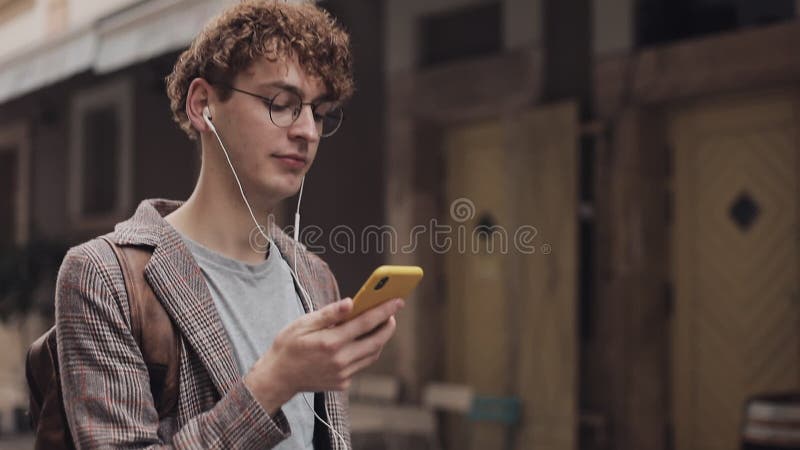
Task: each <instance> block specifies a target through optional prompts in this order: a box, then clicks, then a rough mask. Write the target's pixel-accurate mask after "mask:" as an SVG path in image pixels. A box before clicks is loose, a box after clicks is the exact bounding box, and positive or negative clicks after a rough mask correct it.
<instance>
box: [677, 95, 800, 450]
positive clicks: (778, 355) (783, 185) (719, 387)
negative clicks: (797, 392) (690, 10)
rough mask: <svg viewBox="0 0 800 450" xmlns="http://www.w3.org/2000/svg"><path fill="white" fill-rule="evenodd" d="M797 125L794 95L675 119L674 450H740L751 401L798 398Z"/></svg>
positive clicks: (724, 103)
mask: <svg viewBox="0 0 800 450" xmlns="http://www.w3.org/2000/svg"><path fill="white" fill-rule="evenodd" d="M797 125H798V102H797V97H796V93H794V92H777V93H766V94H762V95H757V96H739V97H731V98H725V99H721V100H715V101H707V102H701V103H698V104H695V105H692V106H688V107H685V108H682V109H680V110H678V111H676V112H675V114H674V115H673V117H672V120H671V124H670V137H671V139H672V145H673V148H674V161H675V176H674V191H675V202H676V204H675V224H674V234H673V239H674V240H673V249H674V252H675V253H674V258H673V262H674V265H673V270H674V277H675V283H676V286H675V288H676V289H675V293H676V297H675V316H674V323H673V326H674V346H673V349H674V353H673V368H674V376H673V388H674V400H675V407H674V423H675V433H676V448H677V449H679V450H690V449H697V450H734V449H737V448H738V439H739V430H740V428H739V427H740V424H741V418H742V408H743V406H744V402H745V399H746V398H747V397H748V396H750V395H752V394H754V393H759V392H765V391H776V390H786V389H797V388H798V387H800V386H798V380H800V365H799V364H798V356H799V355H800V353H799V352H798V350H800V347H799V345H800V339H799V338H800V315H799V314H798V312H799V311H800V308H799V306H800V305H798V302H797V294H798V238H800V236H799V235H798V200H800V198H798V163H799V162H800V161H798V151H797V149H798V142H797Z"/></svg>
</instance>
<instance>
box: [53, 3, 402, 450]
mask: <svg viewBox="0 0 800 450" xmlns="http://www.w3.org/2000/svg"><path fill="white" fill-rule="evenodd" d="M348 46H349V42H348V37H347V35H346V34H345V33H344V32H343V31H342V30H341V29H340V28H339V27H338V26H337V25H336V24H335V23H334V21H333V20H332V19H331V18H330V17H329V15H328V14H327V13H325V12H324V11H322V10H320V9H319V8H318V7H316V6H315V5H313V4H297V3H288V4H287V3H284V2H273V1H245V2H243V3H241V4H237V5H236V6H233V7H231V8H230V9H229V10H227V11H225V12H224V13H223V14H222V15H221V16H220V17H218V18H217V19H215V20H214V21H212V22H211V23H209V24H208V25H207V26H206V28H205V29H204V30H203V31H202V33H201V34H200V35H199V36H198V37H197V38H196V39H195V41H194V42H193V43H192V45H191V47H190V48H189V49H188V50H186V51H185V52H184V53H183V54H182V55H181V56H180V58H179V59H178V61H177V63H176V65H175V68H174V71H173V73H172V74H171V75H170V76H169V77H168V80H167V81H168V95H169V97H170V100H171V106H172V112H173V115H174V117H175V120H176V121H177V122H178V123H179V124H180V126H181V127H182V128H183V129H184V130H185V131H186V132H187V133H188V134H189V136H190V137H191V138H193V139H199V141H200V144H201V147H202V168H201V171H200V176H199V179H198V181H197V185H196V187H195V190H194V192H193V193H192V195H191V197H190V198H189V199H188V200H187V201H186V202H185V203H179V202H175V201H168V200H146V201H144V202H142V203H141V205H140V206H139V207H138V209H137V211H136V213H135V214H134V216H133V217H132V218H131V219H129V220H127V221H126V222H123V223H120V224H118V225H117V226H116V228H115V231H114V233H113V234H111V235H110V238H111V239H112V240H113V241H114V242H116V243H117V244H118V245H136V246H146V247H149V248H151V249H152V251H153V253H152V257H151V259H150V261H149V262H148V264H147V266H146V268H145V278H146V280H147V282H148V283H149V284H150V286H151V287H152V289H153V291H154V292H155V294H156V296H157V297H158V300H159V301H160V302H161V303H162V304H163V305H164V308H165V310H166V311H167V313H168V314H169V316H170V319H171V320H172V322H173V324H174V326H175V328H176V330H177V332H178V342H179V348H180V351H179V354H180V356H179V359H180V365H179V367H180V370H179V377H178V379H179V389H178V392H179V394H178V401H177V408H176V411H177V412H176V414H174V416H172V417H161V418H159V414H158V413H157V411H156V409H155V406H154V400H153V395H152V394H151V387H150V380H149V376H148V370H147V368H146V366H145V364H144V361H143V357H142V353H141V351H140V349H139V348H138V346H137V344H136V341H135V339H134V338H133V337H132V335H131V328H130V319H129V318H130V303H129V301H128V298H127V294H126V290H125V284H124V281H123V278H122V276H121V271H120V265H119V263H118V261H117V260H116V257H115V255H114V252H113V250H112V249H111V247H110V246H109V245H107V244H106V243H104V242H102V241H101V240H98V239H95V240H92V241H90V242H87V243H85V244H83V245H81V246H78V247H76V248H73V249H72V250H70V252H69V253H68V255H67V256H66V258H65V260H64V263H63V265H62V268H61V271H60V274H59V280H58V288H57V296H56V329H57V336H58V356H59V358H58V359H59V363H60V366H61V382H62V389H63V401H64V410H65V413H66V416H67V420H68V423H69V429H70V432H71V435H72V438H73V440H74V442H75V444H76V447H77V448H122V447H124V448H146V447H158V448H172V447H174V448H224V449H239V448H253V449H255V448H281V449H311V448H315V449H320V448H335V449H343V448H347V447H349V430H348V425H347V420H346V394H345V393H343V392H341V391H343V390H346V389H347V387H348V385H349V382H350V378H351V377H352V376H353V375H354V374H355V373H357V372H358V371H360V370H362V369H363V368H365V367H367V366H368V365H370V364H371V363H372V362H374V361H375V360H376V358H377V357H378V355H379V354H380V351H381V349H382V348H383V346H384V344H385V343H386V342H387V341H388V340H389V339H390V337H391V336H392V335H393V333H394V330H395V327H396V324H395V320H394V314H395V313H396V312H397V311H398V310H399V309H400V308H402V306H403V301H402V300H401V299H396V300H393V301H390V302H386V303H385V304H383V305H382V306H380V307H377V308H375V309H372V310H370V311H368V312H367V313H365V314H363V315H361V316H358V317H357V318H355V319H353V320H350V321H344V318H345V317H346V316H347V314H348V312H349V311H350V310H351V309H352V301H351V300H350V299H344V300H342V301H339V292H338V287H337V284H336V280H335V278H334V277H333V275H332V274H331V272H330V270H329V269H328V266H327V265H326V264H325V263H324V262H323V261H322V260H320V259H319V258H318V257H316V256H315V255H312V254H309V253H307V252H306V251H305V250H304V249H303V248H302V246H300V245H297V244H296V243H295V242H294V241H293V240H292V239H291V238H289V237H288V236H286V235H285V234H283V232H282V231H281V230H280V229H278V228H277V227H276V226H275V225H270V226H268V227H267V228H266V229H264V228H262V231H264V236H263V238H264V239H265V241H263V242H267V241H266V239H267V238H269V239H270V240H271V241H269V242H270V244H269V246H268V248H267V249H266V252H265V251H264V249H263V248H261V247H258V246H254V245H252V237H253V236H254V233H255V236H260V235H261V234H262V233H261V231H259V228H258V227H257V225H256V223H257V222H258V226H261V225H267V215H268V214H269V213H270V212H272V211H273V210H274V209H275V208H276V207H277V206H278V204H279V203H280V202H281V201H282V200H284V199H286V198H288V197H290V196H293V195H295V194H297V192H298V191H299V190H300V189H301V185H302V182H303V177H304V175H305V174H306V172H307V171H308V170H309V168H310V167H311V164H312V162H313V161H314V157H315V156H316V153H317V147H318V145H319V144H320V139H321V138H323V137H325V136H327V135H330V134H331V133H333V132H335V131H336V129H337V128H338V126H339V125H340V123H341V111H340V109H339V105H340V104H341V103H342V102H343V101H344V100H346V99H347V98H348V97H349V96H350V95H351V93H352V89H353V88H352V84H353V83H352V75H351V58H350V52H349V48H348ZM251 212H252V213H251ZM267 235H268V236H267ZM265 253H266V254H265ZM294 268H296V272H297V273H296V278H295V277H293V274H292V269H294ZM314 393H317V394H316V395H315V394H314ZM315 410H316V411H317V412H318V414H317V415H318V416H319V417H315Z"/></svg>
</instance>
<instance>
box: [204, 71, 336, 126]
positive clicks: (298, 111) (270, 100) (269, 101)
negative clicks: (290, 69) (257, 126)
mask: <svg viewBox="0 0 800 450" xmlns="http://www.w3.org/2000/svg"><path fill="white" fill-rule="evenodd" d="M212 85H214V86H219V87H223V88H226V89H230V90H232V91H234V92H239V93H242V94H246V95H249V96H251V97H255V98H258V99H260V100H262V101H263V102H264V103H266V104H267V107H268V110H269V120H270V122H272V124H273V125H275V126H276V127H278V128H289V127H290V126H292V124H294V123H295V122H296V121H297V119H298V118H299V117H300V114H301V113H302V111H303V106H306V105H308V106H310V107H311V114H313V115H314V116H315V117H316V112H315V110H316V108H317V107H318V106H319V105H320V104H319V103H312V102H303V99H302V98H301V97H300V96H299V95H298V94H297V93H295V92H292V91H287V90H286V89H281V92H279V93H277V94H275V95H273V96H272V97H265V96H263V95H260V94H256V93H255V92H250V91H245V90H244V89H239V88H237V87H234V86H231V85H230V84H226V83H212ZM283 93H288V94H291V95H294V96H296V97H297V98H298V99H300V103H299V106H298V108H297V109H295V111H292V122H291V123H290V124H289V125H279V124H278V123H276V122H275V119H274V118H273V117H272V105H273V104H274V103H275V99H276V98H277V97H278V96H279V95H281V94H283ZM337 109H338V110H339V123H337V124H336V127H335V128H334V129H333V131H331V132H329V133H325V132H324V130H321V131H320V132H319V137H321V138H326V137H330V136H333V135H334V134H335V133H336V132H337V131H339V128H341V126H342V122H343V121H344V109H343V108H342V107H341V106H337ZM315 122H316V120H315Z"/></svg>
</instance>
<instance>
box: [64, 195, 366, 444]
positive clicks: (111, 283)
mask: <svg viewBox="0 0 800 450" xmlns="http://www.w3.org/2000/svg"><path fill="white" fill-rule="evenodd" d="M179 205H180V202H175V201H169V200H145V201H143V202H142V203H141V204H140V205H139V207H138V209H137V210H136V213H135V214H134V215H133V217H132V218H130V219H128V220H127V221H125V222H122V223H120V224H118V225H117V226H116V227H115V229H114V232H113V233H111V234H110V235H109V237H110V238H111V239H112V240H113V241H115V242H116V243H118V244H120V245H144V246H149V247H152V248H153V256H152V258H151V259H150V262H149V263H148V264H147V266H146V267H145V279H146V280H147V282H148V283H149V284H150V285H151V286H152V288H153V291H154V292H155V294H156V296H157V297H158V299H159V300H160V301H161V303H162V304H163V305H164V308H165V309H166V311H167V313H168V314H169V315H170V317H171V319H172V320H173V322H174V324H175V326H176V327H177V330H178V331H179V335H180V336H179V347H180V370H179V380H180V381H179V394H178V406H177V415H176V417H168V418H163V419H161V420H159V418H158V414H157V412H156V410H155V407H154V403H153V398H152V394H151V392H150V383H149V377H148V372H147V368H146V366H145V363H144V361H143V359H142V354H141V352H140V350H139V347H138V346H137V344H136V341H135V340H134V337H133V336H132V335H131V328H130V310H129V304H128V298H127V294H126V292H125V283H124V280H123V278H122V272H121V270H120V267H119V263H118V262H117V259H116V257H115V255H114V253H113V251H112V250H111V248H110V247H109V246H108V244H107V243H105V242H103V241H102V240H101V239H93V240H91V241H89V242H86V243H84V244H81V245H79V246H77V247H74V248H72V249H70V251H69V252H68V253H67V255H66V257H65V259H64V262H63V263H62V265H61V268H60V270H59V275H58V282H57V288H56V289H57V291H56V333H57V337H58V360H59V364H60V367H61V382H62V390H63V396H64V408H65V413H66V416H67V421H68V423H69V428H70V431H71V432H72V436H73V439H74V440H75V445H76V447H77V448H78V449H86V448H145V447H147V448H186V449H199V448H217V449H260V448H272V447H273V446H275V445H276V444H278V443H279V442H281V441H282V440H283V439H285V438H286V437H287V436H288V435H289V433H290V429H289V425H288V422H287V420H286V417H285V416H284V415H283V412H282V411H279V412H278V413H277V414H275V415H274V416H270V415H269V414H268V413H267V412H266V411H265V410H264V409H263V408H262V407H261V406H260V404H259V403H258V402H257V401H256V400H255V398H254V397H253V395H252V394H251V392H250V391H249V390H248V389H247V388H246V387H245V385H244V382H243V377H242V376H241V375H240V373H239V369H238V368H237V365H236V363H235V357H234V353H233V350H232V348H233V347H232V345H231V343H230V341H229V339H228V336H227V334H226V332H225V330H224V328H223V325H222V322H221V320H220V318H219V315H218V313H217V310H216V308H215V306H214V302H213V300H212V298H211V294H210V292H209V290H208V287H207V285H206V281H205V279H204V278H203V274H202V273H201V271H200V268H199V267H198V266H197V263H196V262H195V260H194V258H193V256H192V254H191V252H190V250H189V249H188V248H187V247H186V246H185V244H184V242H183V240H182V239H181V237H180V235H178V233H177V232H176V231H175V229H174V228H172V227H171V226H170V225H169V224H168V223H167V222H166V221H165V220H164V218H163V216H165V215H167V214H169V213H170V212H172V211H173V210H175V209H176V208H177V207H178V206H179ZM270 233H271V236H272V238H273V240H274V241H275V244H276V246H277V247H278V250H279V251H280V253H281V254H282V255H283V257H284V258H285V259H286V260H287V261H288V263H289V264H290V265H292V266H294V246H295V242H294V241H293V240H292V239H291V238H289V237H288V236H287V235H286V234H284V233H283V231H281V230H280V229H279V228H278V227H277V226H276V225H274V224H272V225H271V228H270ZM297 256H298V261H297V272H298V274H297V276H298V278H299V281H300V282H301V283H303V286H304V287H305V288H306V290H307V291H308V294H309V296H310V297H311V299H305V298H304V299H303V300H304V303H309V302H310V303H311V304H312V305H313V306H314V307H315V308H318V307H321V306H323V305H325V304H328V303H331V302H334V301H336V300H338V299H339V289H338V286H337V284H336V280H335V278H334V277H333V274H332V273H331V271H330V269H329V268H328V265H327V264H326V263H325V262H323V261H322V260H321V259H320V258H319V257H317V256H315V255H313V254H310V253H308V252H306V251H305V250H304V249H303V248H302V246H301V247H300V248H298V251H297ZM301 295H302V294H301ZM266 313H268V311H265V314H266ZM315 397H316V401H315V409H316V410H317V413H318V414H320V415H321V416H322V417H323V418H327V421H328V422H329V423H331V424H332V425H333V426H334V427H335V428H336V429H337V431H338V432H339V433H341V434H342V435H343V436H344V437H345V438H346V440H347V441H348V446H349V439H350V433H349V425H348V420H347V416H346V409H347V403H346V402H347V399H346V394H345V393H342V392H325V393H321V394H317V395H316V396H315ZM314 442H315V448H331V449H337V450H344V449H343V448H342V444H341V441H340V440H339V439H337V438H336V436H334V435H333V434H332V433H331V432H330V431H329V430H328V429H327V427H325V426H324V425H322V424H320V423H319V421H317V423H316V425H315V430H314Z"/></svg>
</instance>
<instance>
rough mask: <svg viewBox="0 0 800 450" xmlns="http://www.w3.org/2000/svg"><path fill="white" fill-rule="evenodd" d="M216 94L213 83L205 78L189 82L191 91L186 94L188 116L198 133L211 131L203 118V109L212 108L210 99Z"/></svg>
mask: <svg viewBox="0 0 800 450" xmlns="http://www.w3.org/2000/svg"><path fill="white" fill-rule="evenodd" d="M213 96H214V91H213V89H212V88H211V85H210V84H208V82H207V81H206V80H204V79H203V78H195V79H194V80H192V82H191V84H189V92H188V93H187V94H186V116H188V117H189V121H190V122H191V123H192V127H193V128H194V129H195V130H197V132H198V133H201V134H202V133H205V132H207V131H211V130H210V129H209V127H208V124H207V123H206V122H205V120H203V110H204V109H205V108H210V106H209V104H210V100H211V99H212V97H213Z"/></svg>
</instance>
